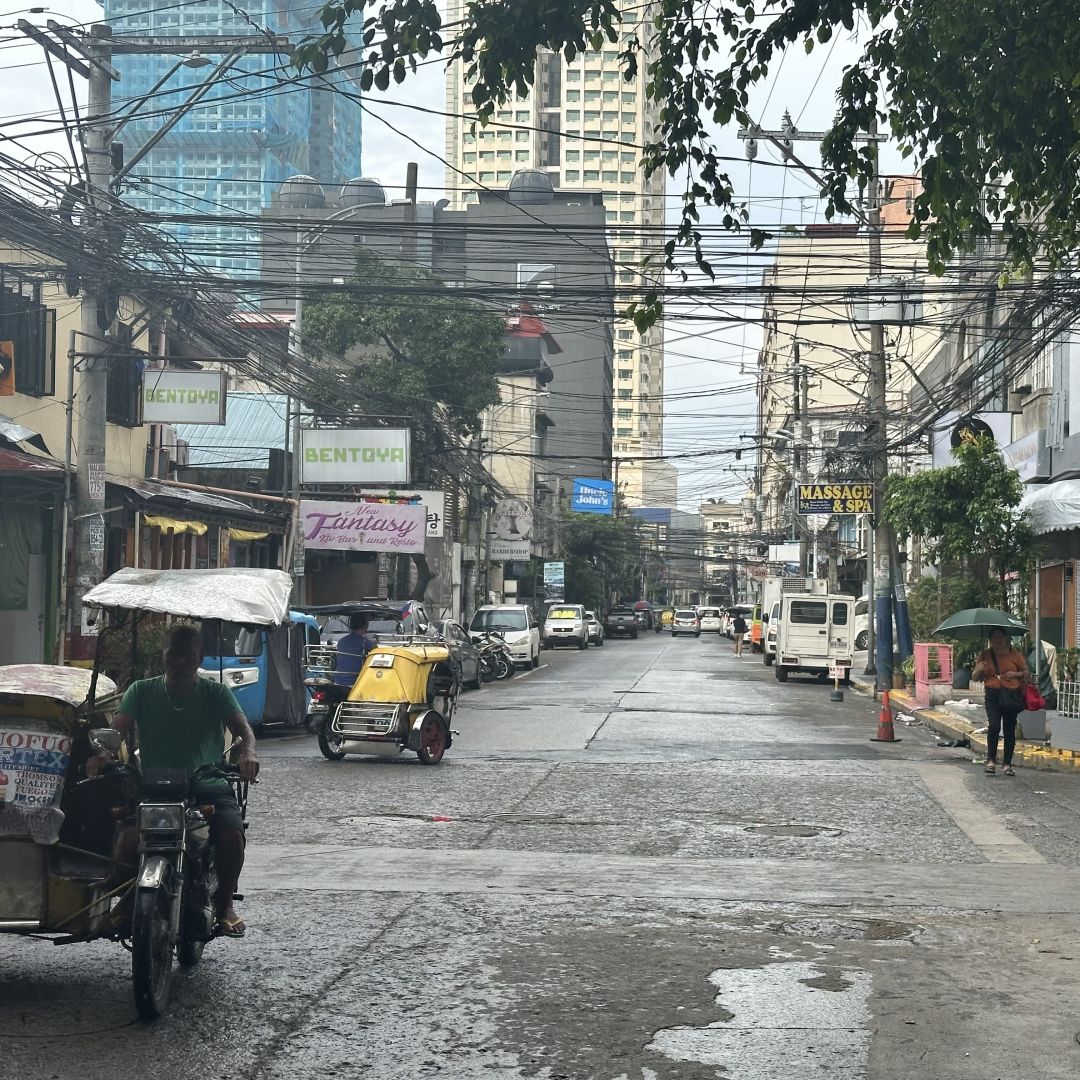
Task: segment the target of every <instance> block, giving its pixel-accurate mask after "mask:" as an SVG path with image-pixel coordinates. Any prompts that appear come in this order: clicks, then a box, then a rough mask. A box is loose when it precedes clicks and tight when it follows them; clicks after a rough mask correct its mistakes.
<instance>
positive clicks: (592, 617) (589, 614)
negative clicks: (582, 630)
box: [585, 611, 604, 645]
mask: <svg viewBox="0 0 1080 1080" xmlns="http://www.w3.org/2000/svg"><path fill="white" fill-rule="evenodd" d="M585 621H586V623H587V624H588V627H589V644H590V645H603V644H604V624H603V623H602V622H601V621H600V620H599V618H597V615H596V612H595V611H586V612H585Z"/></svg>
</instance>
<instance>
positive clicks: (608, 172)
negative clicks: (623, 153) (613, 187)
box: [603, 169, 619, 184]
mask: <svg viewBox="0 0 1080 1080" xmlns="http://www.w3.org/2000/svg"><path fill="white" fill-rule="evenodd" d="M603 179H604V180H605V181H607V183H609V184H614V183H616V182H617V181H618V179H619V174H618V173H617V172H615V170H614V169H605V170H604V176H603Z"/></svg>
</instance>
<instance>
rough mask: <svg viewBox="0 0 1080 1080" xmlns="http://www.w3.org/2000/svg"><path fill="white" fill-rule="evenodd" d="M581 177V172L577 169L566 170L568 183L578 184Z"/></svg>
mask: <svg viewBox="0 0 1080 1080" xmlns="http://www.w3.org/2000/svg"><path fill="white" fill-rule="evenodd" d="M580 179H581V173H580V172H579V171H578V170H577V169H567V170H566V182H567V183H568V184H576V183H577V182H578V181H579V180H580Z"/></svg>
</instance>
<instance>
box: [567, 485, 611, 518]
mask: <svg viewBox="0 0 1080 1080" xmlns="http://www.w3.org/2000/svg"><path fill="white" fill-rule="evenodd" d="M570 509H571V510H573V511H575V512H576V513H578V514H612V513H614V512H615V485H614V484H613V483H612V482H611V481H610V480H583V479H581V478H577V479H575V480H574V492H573V494H572V495H571V497H570Z"/></svg>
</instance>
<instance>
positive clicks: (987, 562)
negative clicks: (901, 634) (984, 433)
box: [885, 438, 1035, 614]
mask: <svg viewBox="0 0 1080 1080" xmlns="http://www.w3.org/2000/svg"><path fill="white" fill-rule="evenodd" d="M953 457H954V459H955V460H956V464H955V465H948V466H945V467H944V468H940V469H927V470H925V471H923V472H918V473H914V474H912V475H911V476H894V477H893V478H892V479H891V480H890V481H889V484H888V486H887V488H886V490H885V518H886V520H887V521H888V522H889V524H890V525H892V526H893V528H895V529H896V531H897V533H898V534H899V535H900V536H901V537H904V538H906V537H909V536H915V537H918V538H920V539H921V540H922V541H923V543H924V545H925V553H926V558H927V560H928V561H929V562H931V563H938V564H940V565H944V566H946V567H948V566H957V567H959V568H960V570H961V575H962V576H964V577H966V578H967V579H968V580H969V581H970V582H971V583H972V584H973V585H974V586H975V589H976V592H977V597H978V605H986V606H988V607H1002V606H1003V605H1004V604H1005V581H1006V578H1007V576H1008V575H1009V574H1012V573H1018V574H1025V573H1027V572H1028V571H1029V570H1030V569H1031V568H1032V567H1033V566H1034V560H1035V535H1034V533H1033V532H1032V530H1031V525H1030V524H1029V522H1028V519H1027V514H1026V513H1024V512H1021V511H1020V510H1019V509H1018V507H1019V504H1020V499H1021V497H1022V495H1023V485H1022V484H1021V482H1020V477H1019V476H1018V475H1017V473H1016V470H1015V469H1011V468H1009V467H1008V466H1007V465H1006V464H1005V462H1004V460H1003V459H1002V457H1001V454H1000V453H999V452H998V450H997V448H996V447H995V446H994V444H993V442H992V441H991V440H990V439H987V438H978V439H974V440H969V441H964V442H962V443H961V444H960V446H958V447H957V448H956V449H955V450H954V451H953ZM960 606H967V607H971V606H977V605H975V604H965V605H960ZM945 614H948V611H946V612H945Z"/></svg>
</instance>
